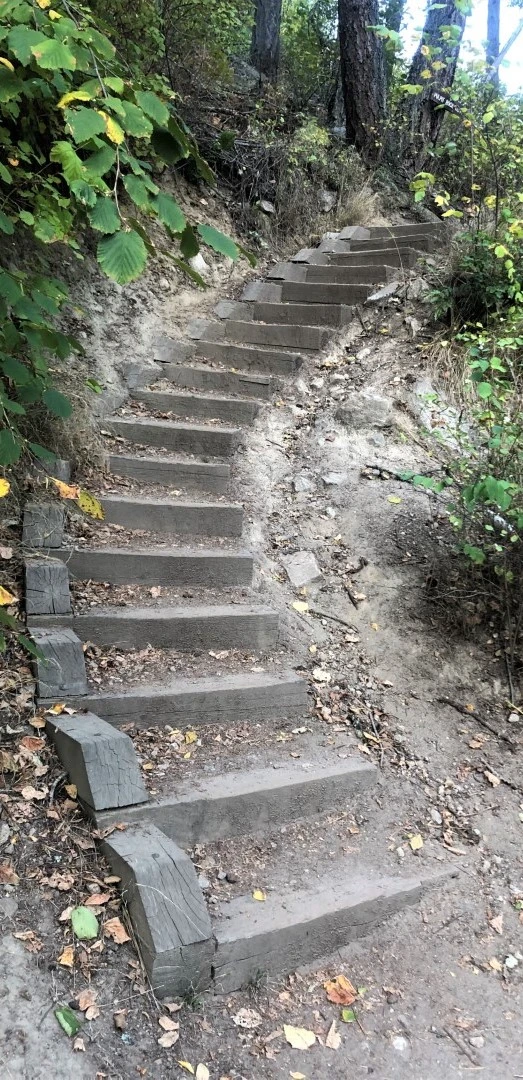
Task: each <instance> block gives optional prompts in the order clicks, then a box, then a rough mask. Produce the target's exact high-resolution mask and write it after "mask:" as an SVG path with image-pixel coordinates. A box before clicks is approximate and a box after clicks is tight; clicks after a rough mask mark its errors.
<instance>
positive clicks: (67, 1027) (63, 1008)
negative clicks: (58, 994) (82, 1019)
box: [54, 1005, 81, 1038]
mask: <svg viewBox="0 0 523 1080" xmlns="http://www.w3.org/2000/svg"><path fill="white" fill-rule="evenodd" d="M54 1014H55V1016H56V1019H57V1020H58V1023H59V1024H60V1027H61V1028H63V1030H64V1031H65V1034H66V1035H69V1038H72V1037H73V1035H77V1034H78V1032H79V1031H80V1027H81V1025H80V1023H79V1021H78V1020H77V1018H76V1016H75V1014H74V1012H73V1010H72V1009H70V1008H69V1006H68V1005H60V1007H59V1008H58V1009H55V1011H54Z"/></svg>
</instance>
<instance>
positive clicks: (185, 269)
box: [164, 251, 208, 289]
mask: <svg viewBox="0 0 523 1080" xmlns="http://www.w3.org/2000/svg"><path fill="white" fill-rule="evenodd" d="M164 255H168V256H169V258H170V259H172V261H173V263H174V264H175V266H177V267H178V269H179V270H181V271H182V273H183V274H186V275H187V277H189V278H190V279H191V281H194V283H195V284H196V285H199V286H200V288H201V289H206V288H207V287H208V286H207V282H206V281H204V280H203V278H202V277H201V276H200V274H199V273H198V272H197V271H196V270H193V268H192V266H189V263H186V262H184V260H183V259H178V258H177V257H176V255H173V254H172V253H171V252H170V251H164Z"/></svg>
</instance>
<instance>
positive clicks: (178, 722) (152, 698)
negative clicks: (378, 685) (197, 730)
mask: <svg viewBox="0 0 523 1080" xmlns="http://www.w3.org/2000/svg"><path fill="white" fill-rule="evenodd" d="M82 707H85V708H86V709H90V710H92V711H93V712H95V713H96V715H97V716H101V717H103V719H104V720H107V721H108V722H109V723H110V724H114V725H115V726H116V727H120V726H122V725H125V724H129V723H132V724H134V725H136V727H139V728H148V727H162V726H163V725H164V724H170V725H171V727H175V728H177V727H185V726H189V727H201V726H202V725H207V724H227V725H230V724H251V723H252V724H254V723H258V722H259V721H263V720H274V719H278V718H281V719H282V720H283V719H287V720H288V719H294V718H299V717H303V716H305V715H306V714H307V712H308V697H307V683H306V682H305V680H304V679H301V678H300V677H299V676H298V675H296V674H295V673H294V672H292V673H289V672H285V673H283V674H281V675H270V674H266V673H259V674H257V675H255V674H252V673H248V674H247V675H221V676H219V677H218V676H216V677H214V678H202V679H176V681H175V682H174V683H172V684H171V685H160V686H156V685H148V686H137V687H134V688H133V687H131V688H129V689H128V690H127V691H126V692H123V693H120V694H119V693H109V692H108V693H103V692H101V693H97V694H94V695H92V696H91V697H87V698H82Z"/></svg>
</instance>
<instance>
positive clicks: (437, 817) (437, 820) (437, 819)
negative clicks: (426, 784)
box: [430, 807, 443, 825]
mask: <svg viewBox="0 0 523 1080" xmlns="http://www.w3.org/2000/svg"><path fill="white" fill-rule="evenodd" d="M430 816H431V818H432V820H433V822H434V824H435V825H441V824H442V823H443V818H442V816H441V814H440V812H439V810H436V809H435V808H434V807H433V808H432V810H431V811H430Z"/></svg>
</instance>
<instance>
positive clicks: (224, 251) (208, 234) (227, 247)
mask: <svg viewBox="0 0 523 1080" xmlns="http://www.w3.org/2000/svg"><path fill="white" fill-rule="evenodd" d="M198 233H199V234H200V236H201V238H202V240H203V242H204V244H208V245H209V247H211V248H213V250H214V251H218V252H219V254H220V255H226V256H227V258H228V259H233V260H234V259H237V258H238V254H239V252H238V248H237V246H236V244H235V243H234V240H231V238H230V236H225V233H222V232H220V230H219V229H215V228H214V226H213V225H198Z"/></svg>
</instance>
